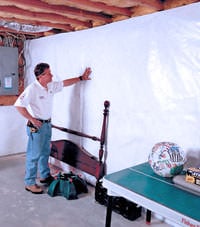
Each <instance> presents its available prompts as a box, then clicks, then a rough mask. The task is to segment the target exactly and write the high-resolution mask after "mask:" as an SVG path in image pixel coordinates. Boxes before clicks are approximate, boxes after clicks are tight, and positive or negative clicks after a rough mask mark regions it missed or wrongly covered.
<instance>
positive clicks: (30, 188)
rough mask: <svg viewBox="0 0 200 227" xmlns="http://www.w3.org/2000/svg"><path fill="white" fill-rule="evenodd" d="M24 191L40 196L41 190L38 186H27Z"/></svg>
mask: <svg viewBox="0 0 200 227" xmlns="http://www.w3.org/2000/svg"><path fill="white" fill-rule="evenodd" d="M25 189H26V191H29V192H32V193H33V194H42V193H43V190H42V189H41V188H40V187H39V186H38V185H36V184H35V185H27V186H26V187H25Z"/></svg>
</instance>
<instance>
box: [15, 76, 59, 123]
mask: <svg viewBox="0 0 200 227" xmlns="http://www.w3.org/2000/svg"><path fill="white" fill-rule="evenodd" d="M47 87H48V88H47V89H46V88H44V87H43V86H42V85H41V84H40V83H39V82H38V81H37V80H36V81H35V82H33V83H32V84H30V85H29V86H28V87H27V88H26V89H25V90H24V91H23V92H22V93H21V95H20V96H19V98H18V99H17V101H16V102H15V104H14V106H20V107H25V108H27V110H28V111H29V113H30V114H31V115H32V116H33V117H35V118H38V119H43V120H47V119H50V118H51V111H52V102H53V95H54V94H55V93H57V92H59V91H61V90H62V88H63V82H62V81H60V82H55V81H52V82H50V83H49V84H48V85H47Z"/></svg>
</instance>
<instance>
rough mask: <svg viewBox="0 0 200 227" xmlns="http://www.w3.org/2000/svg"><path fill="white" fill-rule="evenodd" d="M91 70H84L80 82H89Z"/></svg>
mask: <svg viewBox="0 0 200 227" xmlns="http://www.w3.org/2000/svg"><path fill="white" fill-rule="evenodd" d="M91 72H92V70H91V68H89V67H88V68H86V69H85V72H84V73H83V75H82V76H81V78H82V80H91V78H90V77H89V76H90V74H91Z"/></svg>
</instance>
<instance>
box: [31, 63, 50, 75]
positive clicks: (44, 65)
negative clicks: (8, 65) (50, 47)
mask: <svg viewBox="0 0 200 227" xmlns="http://www.w3.org/2000/svg"><path fill="white" fill-rule="evenodd" d="M45 69H49V64H47V63H39V64H37V65H36V66H35V69H34V73H35V76H36V77H38V76H39V75H40V74H42V73H43V72H44V70H45Z"/></svg>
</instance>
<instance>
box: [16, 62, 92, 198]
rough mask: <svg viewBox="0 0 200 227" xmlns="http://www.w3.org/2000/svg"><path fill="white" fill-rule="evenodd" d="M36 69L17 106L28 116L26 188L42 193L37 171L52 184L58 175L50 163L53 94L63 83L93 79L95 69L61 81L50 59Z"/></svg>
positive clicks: (66, 84) (45, 180) (23, 114)
mask: <svg viewBox="0 0 200 227" xmlns="http://www.w3.org/2000/svg"><path fill="white" fill-rule="evenodd" d="M34 73H35V76H36V80H35V81H34V82H33V83H32V84H30V85H29V86H28V87H27V88H26V89H25V90H24V91H23V92H22V94H21V95H20V96H19V98H18V99H17V101H16V102H15V104H14V106H15V107H16V108H17V110H18V111H19V113H20V114H21V115H22V116H24V117H25V118H26V119H27V120H28V123H27V135H28V137H29V138H28V145H27V153H26V172H25V178H24V182H25V189H26V190H27V191H30V192H32V193H34V194H41V193H43V190H42V188H41V187H39V186H38V185H37V184H36V178H37V171H39V173H40V183H45V184H50V183H51V182H52V181H53V179H54V178H53V177H52V176H51V175H50V169H49V166H48V159H49V155H50V141H51V110H52V102H53V95H54V94H55V93H56V92H59V91H61V90H62V88H63V87H66V86H70V85H72V84H75V83H78V82H80V81H87V80H90V77H89V75H90V74H91V69H90V68H86V69H85V71H84V73H83V74H82V76H79V77H74V78H70V79H66V80H63V81H59V82H55V81H52V77H53V75H52V74H51V70H50V66H49V65H48V64H47V63H39V64H38V65H36V67H35V69H34Z"/></svg>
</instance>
